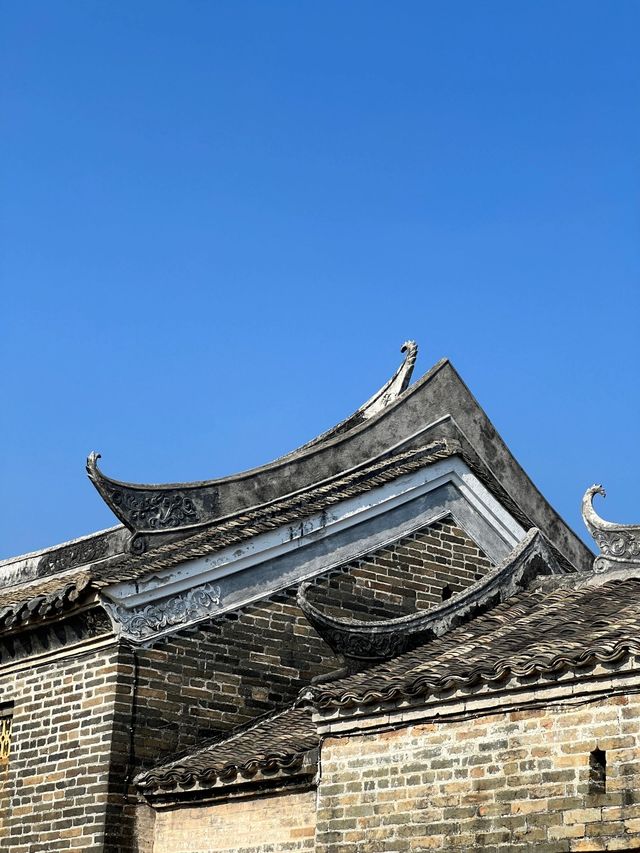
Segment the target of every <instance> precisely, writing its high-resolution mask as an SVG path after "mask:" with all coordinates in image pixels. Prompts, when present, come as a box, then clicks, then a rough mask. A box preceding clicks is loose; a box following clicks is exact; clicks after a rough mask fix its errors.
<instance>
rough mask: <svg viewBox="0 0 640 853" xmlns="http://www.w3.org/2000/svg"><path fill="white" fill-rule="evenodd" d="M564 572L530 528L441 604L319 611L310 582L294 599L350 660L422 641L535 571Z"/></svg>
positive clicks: (511, 590)
mask: <svg viewBox="0 0 640 853" xmlns="http://www.w3.org/2000/svg"><path fill="white" fill-rule="evenodd" d="M558 574H565V569H564V567H562V566H561V565H560V564H559V562H558V560H557V559H556V557H555V555H554V554H553V552H552V550H551V548H549V546H548V544H547V542H546V541H545V539H544V536H543V535H542V534H541V532H540V531H539V530H537V529H536V528H532V529H531V530H530V531H529V532H528V533H527V535H526V536H525V538H524V539H523V540H522V542H521V543H520V544H519V545H517V546H516V547H515V548H514V549H513V551H512V552H511V553H510V554H509V556H508V557H507V558H506V559H505V560H504V561H503V562H502V563H501V564H500V565H499V566H497V567H496V568H495V569H494V570H493V571H491V572H489V573H488V574H487V575H485V576H484V577H483V578H482V579H481V580H479V581H477V582H476V583H474V584H473V585H472V586H470V587H468V588H467V589H466V590H464V591H463V592H461V593H460V594H459V595H456V596H455V597H454V598H452V599H450V600H449V601H447V602H446V603H444V604H441V605H438V606H437V607H432V608H430V609H429V610H424V611H418V612H416V613H412V614H409V615H408V616H400V617H397V618H395V619H385V620H377V621H374V622H367V621H359V620H353V619H341V618H337V617H335V616H330V615H329V614H327V613H323V612H321V611H320V610H319V609H318V608H317V607H316V606H315V605H314V604H312V603H311V601H310V600H309V598H308V595H307V593H308V592H309V591H310V589H312V587H313V582H312V581H307V582H305V583H304V584H302V585H301V586H300V588H299V590H298V604H299V606H300V608H301V610H302V611H303V613H304V614H305V616H306V617H307V619H308V620H309V622H310V623H311V624H312V625H313V627H314V628H315V629H316V630H317V631H318V633H319V634H320V635H321V636H322V637H323V638H324V639H325V640H326V642H327V643H328V645H329V646H331V648H332V649H333V650H334V651H335V652H337V653H338V654H342V655H344V656H345V657H347V658H352V659H355V660H388V659H389V658H392V657H396V656H397V655H399V654H402V652H404V651H407V649H409V648H410V647H412V646H415V645H418V644H423V643H425V642H428V641H429V640H433V639H435V638H436V637H440V636H442V635H443V634H446V633H447V632H448V631H450V630H452V629H453V628H455V627H457V626H458V625H460V624H462V623H463V622H465V621H467V620H468V619H469V618H471V617H472V616H476V615H478V614H479V613H482V612H484V611H486V610H488V609H489V608H491V607H494V606H495V605H496V604H500V603H502V602H503V601H505V600H506V599H507V598H510V597H511V596H512V595H514V594H515V593H516V592H518V591H519V590H521V589H522V588H524V587H526V586H527V585H528V584H529V583H530V581H531V580H533V578H535V577H539V576H542V575H558Z"/></svg>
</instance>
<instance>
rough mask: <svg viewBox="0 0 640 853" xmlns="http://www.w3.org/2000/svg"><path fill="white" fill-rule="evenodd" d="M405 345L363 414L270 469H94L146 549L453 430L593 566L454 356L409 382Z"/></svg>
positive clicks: (522, 511)
mask: <svg viewBox="0 0 640 853" xmlns="http://www.w3.org/2000/svg"><path fill="white" fill-rule="evenodd" d="M403 349H405V350H406V359H405V362H404V363H403V365H401V367H400V368H399V370H398V371H397V372H396V374H395V376H394V377H392V379H391V380H390V381H389V382H387V383H386V384H385V385H384V386H383V388H382V389H381V390H380V391H379V392H378V393H377V394H375V395H374V396H373V397H372V398H371V400H369V401H368V402H367V403H366V404H365V405H364V406H362V407H361V408H360V409H359V410H358V411H357V412H356V413H355V414H354V415H352V416H351V417H350V418H347V419H346V420H345V421H343V422H342V423H340V424H338V426H336V427H334V428H332V429H330V430H328V431H327V432H325V433H323V434H322V435H321V436H319V437H318V438H317V439H314V440H312V441H310V442H308V443H307V444H306V445H304V446H303V447H301V448H298V450H295V451H293V452H292V453H290V454H288V455H286V456H283V457H281V458H280V459H276V460H275V461H273V462H271V463H269V464H267V465H264V466H262V467H260V468H254V469H252V470H250V471H244V472H241V473H239V474H234V475H232V476H229V477H222V478H219V479H216V480H207V481H201V482H198V483H181V484H166V485H139V484H134V483H126V482H123V481H117V480H113V479H111V478H109V477H107V476H106V475H104V474H103V473H102V472H101V471H100V469H99V468H98V466H97V459H98V455H97V454H91V455H90V457H89V459H88V463H87V465H88V472H89V476H90V478H91V480H92V482H93V483H94V485H95V486H96V488H97V489H98V491H99V492H100V494H101V495H102V497H103V498H104V500H105V501H106V502H107V503H108V505H109V506H110V507H111V509H112V510H113V512H114V513H115V515H116V516H117V517H118V518H119V519H120V520H121V521H122V522H123V523H124V524H125V525H126V526H127V527H128V529H129V530H130V531H131V533H132V540H131V543H130V550H131V551H133V552H134V553H142V552H144V551H147V550H148V549H150V548H153V547H155V545H156V544H158V543H159V542H162V541H166V540H167V538H174V539H175V538H176V537H177V536H180V537H182V536H185V535H190V534H191V533H193V532H197V530H199V529H203V528H206V527H209V526H211V525H212V524H218V523H221V522H223V521H225V520H227V519H231V518H233V517H236V516H239V515H242V514H244V513H246V512H248V511H250V510H253V509H256V510H258V509H259V510H260V511H263V512H269V508H270V506H271V505H272V504H273V503H274V502H276V501H279V500H281V499H283V498H284V497H287V496H290V495H295V494H296V493H298V492H304V491H305V490H307V489H309V488H311V487H312V486H317V485H318V484H321V483H323V482H325V481H327V480H331V479H332V478H335V477H338V476H340V475H345V474H347V473H349V472H350V471H351V470H353V469H354V468H356V467H358V466H361V465H371V464H374V463H375V462H377V461H379V460H381V459H383V458H384V457H385V456H388V455H392V454H399V453H402V452H405V451H409V450H412V449H415V448H419V447H424V446H426V445H428V444H430V443H432V442H434V441H437V440H442V439H448V440H453V441H457V442H458V443H459V445H460V447H461V449H462V452H463V454H464V456H465V459H466V460H467V461H468V463H469V465H470V467H471V468H472V469H473V470H474V471H475V470H476V469H478V470H482V471H483V472H484V473H485V476H486V478H488V479H491V480H492V481H493V484H494V492H495V491H497V490H498V489H499V490H500V491H501V496H502V497H501V502H502V503H503V505H505V506H507V507H508V508H509V509H510V511H513V510H514V509H515V510H516V511H517V513H519V515H520V516H521V517H522V519H523V527H524V528H525V529H529V528H530V527H538V528H539V529H540V530H542V531H543V532H544V534H545V535H546V536H547V538H548V539H549V540H550V541H551V542H552V543H553V545H554V546H555V547H556V548H557V549H558V551H559V552H560V553H561V554H562V555H563V557H564V558H565V559H566V560H568V561H569V562H570V563H571V564H572V565H574V566H575V567H576V568H587V566H589V565H590V564H591V561H592V559H593V557H592V555H591V554H590V552H589V550H588V548H586V546H585V545H584V543H583V542H582V541H581V540H580V539H579V538H578V537H577V536H576V535H575V533H574V532H573V531H572V530H570V528H569V527H568V526H567V525H566V524H565V522H564V521H563V520H562V519H561V518H560V516H559V515H558V514H557V513H556V512H555V511H554V510H553V509H552V507H551V506H550V505H549V504H548V503H547V501H546V500H545V499H544V497H543V496H542V495H541V494H540V492H539V491H538V490H537V489H536V488H535V486H534V485H533V483H532V482H531V480H530V479H529V478H528V477H527V475H526V474H525V472H524V471H523V470H522V468H521V467H520V466H519V465H518V463H517V462H516V460H515V459H514V458H513V456H512V455H511V453H510V452H509V450H508V448H507V447H506V445H505V444H504V442H503V441H502V439H501V438H500V436H499V435H498V434H497V432H496V430H495V428H494V426H493V425H492V424H491V422H490V421H489V419H488V418H487V416H486V414H485V413H484V411H483V410H482V408H481V407H480V406H479V404H478V402H477V401H476V400H475V398H474V397H473V395H472V394H471V393H470V391H469V389H468V388H467V387H466V385H465V384H464V382H463V381H462V379H461V378H460V376H459V375H458V374H457V372H456V371H455V369H454V368H453V366H452V365H451V363H450V362H449V361H448V360H447V359H443V360H442V361H440V362H438V363H437V364H436V365H434V367H432V368H431V369H430V370H429V371H428V372H427V373H426V374H425V375H424V376H423V377H422V378H421V379H419V380H418V381H417V382H415V383H414V384H413V385H408V382H409V377H410V376H411V372H412V370H413V363H414V361H415V356H416V347H415V344H413V343H412V342H410V343H408V344H405V346H404V347H403Z"/></svg>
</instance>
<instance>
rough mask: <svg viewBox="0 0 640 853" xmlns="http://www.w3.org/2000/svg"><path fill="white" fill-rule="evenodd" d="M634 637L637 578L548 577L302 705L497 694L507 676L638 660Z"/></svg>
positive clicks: (312, 692) (312, 691) (639, 645)
mask: <svg viewBox="0 0 640 853" xmlns="http://www.w3.org/2000/svg"><path fill="white" fill-rule="evenodd" d="M594 580H597V581H598V582H597V583H594ZM639 632H640V578H630V579H626V580H620V579H614V580H609V581H607V580H606V575H605V576H602V577H601V578H600V579H598V578H597V576H594V575H588V576H584V575H581V576H575V575H574V576H573V577H571V576H567V577H564V578H551V579H546V580H543V581H542V582H540V583H538V584H534V585H533V586H532V587H531V588H530V589H528V590H525V591H523V592H521V593H519V594H517V595H514V596H513V597H512V598H510V599H508V600H507V601H505V602H503V603H502V604H500V605H499V606H497V607H495V608H494V609H492V610H491V611H489V612H488V613H485V614H484V615H482V616H479V617H478V618H476V619H473V620H471V621H469V622H468V623H467V624H466V625H464V626H461V627H459V628H456V629H454V630H453V631H451V632H450V633H448V634H446V635H445V636H443V637H440V638H439V639H436V640H434V641H433V642H431V643H428V644H426V645H423V646H420V647H419V648H417V649H415V650H413V651H410V652H407V653H405V654H402V655H400V656H399V657H397V658H394V659H393V660H391V661H389V662H387V663H384V664H377V665H375V666H373V667H371V668H369V669H367V670H365V671H363V672H359V673H357V674H355V675H351V676H347V677H345V678H341V679H338V680H336V681H333V682H329V683H326V684H320V685H317V686H311V687H309V688H308V689H307V690H306V691H304V698H305V700H306V701H307V702H308V703H310V704H311V705H313V706H315V707H317V708H319V709H322V710H324V711H326V712H329V711H331V710H338V709H341V708H354V707H363V706H372V705H375V706H379V705H386V704H398V703H407V702H408V703H416V702H421V701H424V700H426V699H427V698H429V697H438V696H442V695H443V694H446V693H448V692H449V693H450V692H451V691H455V690H457V689H460V688H468V687H471V686H473V687H480V686H482V685H487V686H489V687H500V686H502V685H504V683H505V682H506V681H507V680H509V679H510V678H512V677H520V678H531V677H544V676H551V675H557V674H559V673H561V672H564V671H566V670H567V669H572V668H584V669H586V668H588V667H590V666H593V665H594V664H597V663H599V662H607V663H611V662H615V661H621V660H623V659H624V658H626V657H628V656H629V655H631V654H634V655H635V654H638V653H640V639H638V636H639Z"/></svg>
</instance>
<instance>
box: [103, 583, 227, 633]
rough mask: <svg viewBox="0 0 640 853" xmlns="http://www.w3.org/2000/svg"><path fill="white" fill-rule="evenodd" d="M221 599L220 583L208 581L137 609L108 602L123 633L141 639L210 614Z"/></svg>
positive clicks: (216, 607)
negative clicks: (182, 592)
mask: <svg viewBox="0 0 640 853" xmlns="http://www.w3.org/2000/svg"><path fill="white" fill-rule="evenodd" d="M220 600H221V591H220V587H219V586H212V585H210V584H208V585H206V586H201V587H198V588H197V589H192V590H189V592H186V593H184V594H183V595H177V596H175V597H174V598H169V599H167V600H166V601H161V602H159V603H158V604H149V605H147V606H146V607H142V608H140V609H138V610H127V608H126V607H122V606H120V605H118V606H115V607H113V606H111V607H109V610H110V611H111V613H112V615H113V618H114V619H115V621H116V622H118V623H119V624H120V625H121V626H122V629H123V632H124V633H125V634H127V635H129V636H130V637H132V638H133V639H136V640H144V639H146V638H147V637H150V636H153V635H154V634H157V633H159V632H161V631H164V630H166V629H167V628H172V627H179V626H180V625H187V624H189V623H191V622H193V621H195V620H197V619H203V618H206V617H207V616H210V615H211V614H212V613H214V612H215V611H216V610H218V609H219V607H220ZM105 603H106V602H105Z"/></svg>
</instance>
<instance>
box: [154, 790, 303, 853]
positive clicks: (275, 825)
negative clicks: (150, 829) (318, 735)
mask: <svg viewBox="0 0 640 853" xmlns="http://www.w3.org/2000/svg"><path fill="white" fill-rule="evenodd" d="M315 818H316V792H315V791H304V792H296V793H287V794H280V795H271V796H263V797H258V798H254V799H241V800H230V801H228V802H224V803H219V804H216V805H204V806H199V807H195V808H190V807H183V808H180V809H173V810H168V811H161V812H158V814H157V816H156V824H155V843H154V846H153V853H214V851H215V853H233V852H234V851H235V853H271V851H276V850H277V851H281V853H292V851H299V850H313V849H314V845H315V841H314V837H315Z"/></svg>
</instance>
